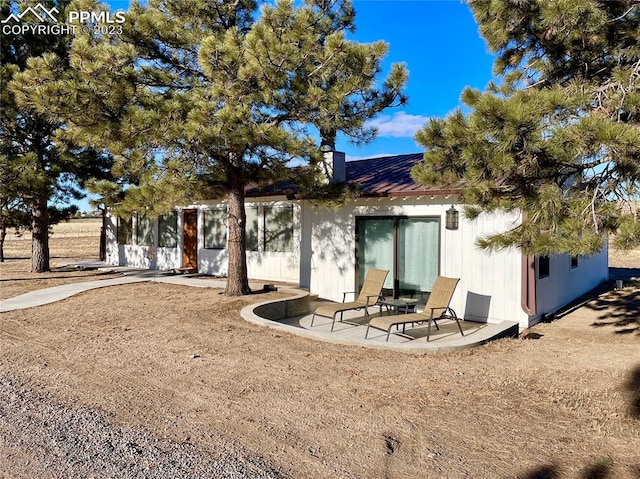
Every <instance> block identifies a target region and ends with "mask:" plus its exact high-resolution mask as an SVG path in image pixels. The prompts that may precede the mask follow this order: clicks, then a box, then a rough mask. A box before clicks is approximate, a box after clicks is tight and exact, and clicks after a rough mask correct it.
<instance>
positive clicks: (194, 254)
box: [182, 210, 198, 268]
mask: <svg viewBox="0 0 640 479" xmlns="http://www.w3.org/2000/svg"><path fill="white" fill-rule="evenodd" d="M183 214H184V223H183V225H182V237H183V240H184V243H183V248H182V267H183V268H197V267H198V210H184V211H183Z"/></svg>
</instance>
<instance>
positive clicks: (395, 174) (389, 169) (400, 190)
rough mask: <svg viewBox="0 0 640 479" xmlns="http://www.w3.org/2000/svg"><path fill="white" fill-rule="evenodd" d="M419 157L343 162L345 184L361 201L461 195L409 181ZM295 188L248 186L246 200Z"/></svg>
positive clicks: (287, 192) (292, 193)
mask: <svg viewBox="0 0 640 479" xmlns="http://www.w3.org/2000/svg"><path fill="white" fill-rule="evenodd" d="M422 158H423V154H422V153H410V154H406V155H393V156H383V157H377V158H368V159H364V160H354V161H347V162H346V165H345V166H346V182H347V183H351V184H357V185H359V190H360V195H361V196H364V197H385V196H420V195H445V194H455V193H459V192H460V188H437V187H428V186H423V185H419V184H417V183H416V182H415V181H413V178H411V168H413V166H414V165H416V164H417V163H419V162H420V161H422ZM296 190H297V188H296V187H295V185H294V184H293V183H292V182H290V181H286V182H280V183H276V184H271V185H265V186H262V187H257V188H256V187H255V186H249V187H247V190H246V195H247V196H249V197H257V196H270V195H278V194H280V195H287V196H290V197H295V195H296Z"/></svg>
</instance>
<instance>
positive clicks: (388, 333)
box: [387, 326, 393, 342]
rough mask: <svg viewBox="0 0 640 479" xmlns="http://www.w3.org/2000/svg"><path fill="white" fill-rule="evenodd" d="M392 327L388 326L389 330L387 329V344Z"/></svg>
mask: <svg viewBox="0 0 640 479" xmlns="http://www.w3.org/2000/svg"><path fill="white" fill-rule="evenodd" d="M392 327H393V326H389V329H387V342H389V336H390V335H391V328H392Z"/></svg>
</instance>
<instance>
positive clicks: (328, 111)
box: [34, 0, 406, 295]
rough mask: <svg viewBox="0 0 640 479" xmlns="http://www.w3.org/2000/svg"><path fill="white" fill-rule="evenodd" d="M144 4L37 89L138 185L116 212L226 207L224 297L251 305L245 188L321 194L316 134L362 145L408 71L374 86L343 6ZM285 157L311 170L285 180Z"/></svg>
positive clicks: (374, 67)
mask: <svg viewBox="0 0 640 479" xmlns="http://www.w3.org/2000/svg"><path fill="white" fill-rule="evenodd" d="M256 8H257V3H256V2H254V1H251V0H236V1H234V2H210V1H205V0H197V1H186V0H184V1H176V0H174V1H168V0H150V1H149V2H148V3H146V4H145V5H142V4H134V5H133V6H132V7H131V9H130V11H129V12H128V15H127V21H126V22H125V24H124V25H123V33H122V35H120V36H118V37H117V38H115V37H110V38H106V37H104V36H103V37H95V36H85V37H81V38H77V39H76V41H75V42H74V47H73V49H72V54H71V65H72V67H73V72H72V73H71V74H70V75H67V76H64V75H62V74H61V73H60V72H58V71H57V68H58V66H57V62H58V61H57V60H56V59H55V58H53V57H52V58H50V59H48V60H43V61H42V62H40V64H39V65H37V66H36V65H34V69H37V70H38V71H39V72H40V77H39V80H40V81H41V82H43V78H44V82H43V83H44V85H43V86H42V87H41V90H43V91H47V92H57V94H56V97H57V98H58V99H59V100H58V101H57V102H56V103H55V104H53V105H50V110H53V111H56V112H59V113H60V114H66V115H67V116H68V120H67V125H68V126H69V129H68V135H69V136H70V137H73V138H76V139H79V138H82V141H83V142H84V143H83V144H87V145H101V146H102V147H105V148H107V149H108V150H109V151H110V152H111V153H113V154H114V156H115V158H116V170H117V174H118V175H119V176H122V177H127V178H128V179H129V182H130V183H132V184H133V185H134V186H132V187H129V188H128V189H127V190H126V196H125V199H124V201H123V202H122V204H121V205H120V206H119V209H118V211H119V212H123V213H129V214H131V213H132V212H133V211H134V210H136V209H137V210H141V209H142V208H144V209H145V211H146V212H147V214H152V215H155V214H162V213H164V212H166V211H167V210H168V209H170V208H171V207H172V206H174V205H176V204H188V203H191V202H193V201H196V200H198V199H201V198H204V197H209V198H212V197H218V198H221V197H226V199H227V204H228V232H229V233H228V234H229V237H228V250H229V267H228V271H229V278H228V282H227V288H226V294H228V295H241V294H247V293H248V292H249V291H250V290H249V284H248V276H247V266H246V232H245V224H246V217H245V208H244V204H245V197H244V191H245V187H246V185H248V184H264V183H268V182H273V181H279V180H287V179H293V180H295V181H297V182H299V183H301V184H302V185H304V186H305V187H306V188H307V189H308V190H309V191H315V192H318V190H319V188H317V183H318V181H317V180H318V177H319V170H320V168H319V166H320V158H321V157H320V153H319V145H318V141H317V140H316V138H317V137H320V138H322V139H323V140H324V141H325V142H327V143H332V142H334V141H335V137H336V135H337V133H338V132H342V133H344V134H345V135H347V136H348V137H350V138H352V139H353V140H354V141H368V140H370V139H371V138H372V136H373V133H374V132H373V131H371V130H369V129H367V128H366V127H365V121H366V120H367V119H368V118H370V117H372V116H373V115H375V114H377V113H378V112H380V111H382V110H383V109H384V108H387V107H389V106H392V105H395V104H400V103H402V102H403V101H404V96H403V94H402V91H401V90H402V88H403V86H404V83H405V81H406V72H405V70H404V68H403V67H402V66H395V67H394V68H393V70H392V72H391V74H390V75H389V77H388V78H387V79H386V80H385V82H384V83H383V84H382V85H378V83H377V82H378V78H377V77H378V75H379V71H380V64H381V60H382V58H383V56H384V55H385V54H386V51H387V47H386V45H385V44H384V43H382V42H378V43H374V44H358V43H355V42H351V41H349V40H347V39H346V33H347V32H348V31H350V30H352V29H353V28H354V11H353V8H352V6H351V4H350V2H349V1H348V0H344V1H343V0H307V1H305V3H304V5H302V6H296V5H294V2H293V1H291V0H282V1H280V2H278V3H277V4H276V5H275V6H272V5H268V4H265V5H263V7H262V9H261V10H260V11H257V10H256ZM292 159H297V160H306V162H307V164H308V168H305V169H301V168H297V169H292V168H289V167H288V164H289V163H290V161H291V160H292Z"/></svg>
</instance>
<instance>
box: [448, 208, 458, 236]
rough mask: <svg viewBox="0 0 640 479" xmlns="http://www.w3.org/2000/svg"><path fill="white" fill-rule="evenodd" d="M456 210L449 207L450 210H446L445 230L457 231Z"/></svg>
mask: <svg viewBox="0 0 640 479" xmlns="http://www.w3.org/2000/svg"><path fill="white" fill-rule="evenodd" d="M459 214H460V213H458V210H457V209H455V208H454V207H453V205H451V208H449V209H448V210H447V216H446V228H447V229H448V230H457V229H458V215H459Z"/></svg>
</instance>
